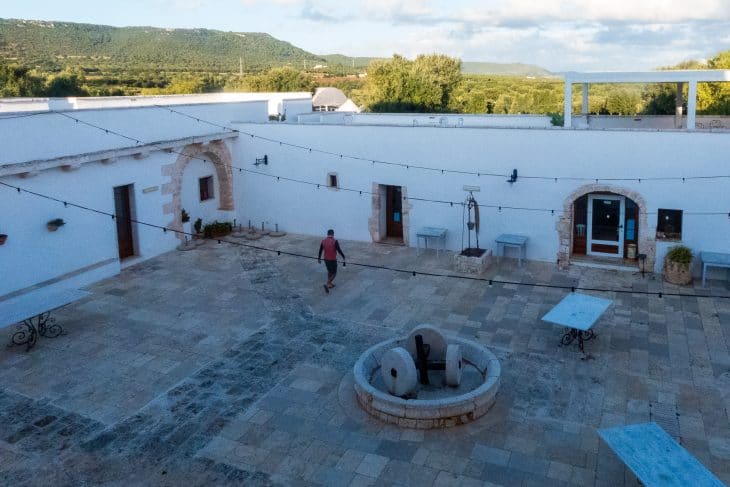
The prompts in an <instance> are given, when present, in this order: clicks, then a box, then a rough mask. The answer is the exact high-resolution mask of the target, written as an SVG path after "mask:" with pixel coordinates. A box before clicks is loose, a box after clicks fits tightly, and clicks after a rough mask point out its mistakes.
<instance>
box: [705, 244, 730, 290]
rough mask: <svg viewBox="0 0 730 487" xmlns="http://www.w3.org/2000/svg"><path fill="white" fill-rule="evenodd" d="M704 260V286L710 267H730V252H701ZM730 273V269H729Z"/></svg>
mask: <svg viewBox="0 0 730 487" xmlns="http://www.w3.org/2000/svg"><path fill="white" fill-rule="evenodd" d="M700 260H701V261H702V287H705V274H707V268H708V267H726V268H728V269H730V254H723V253H720V252H700ZM728 274H730V270H729V271H728Z"/></svg>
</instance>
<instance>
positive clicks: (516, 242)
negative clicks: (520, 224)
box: [494, 233, 527, 265]
mask: <svg viewBox="0 0 730 487" xmlns="http://www.w3.org/2000/svg"><path fill="white" fill-rule="evenodd" d="M494 241H495V242H496V243H497V253H498V254H500V255H501V256H502V257H504V249H505V247H514V248H516V249H517V251H518V252H519V253H518V255H517V259H518V265H522V259H526V258H527V237H525V236H524V235H511V234H508V233H503V234H502V235H500V236H499V237H497V238H496V239H494Z"/></svg>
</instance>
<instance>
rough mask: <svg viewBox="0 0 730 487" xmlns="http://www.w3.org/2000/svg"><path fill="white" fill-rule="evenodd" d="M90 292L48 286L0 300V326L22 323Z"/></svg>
mask: <svg viewBox="0 0 730 487" xmlns="http://www.w3.org/2000/svg"><path fill="white" fill-rule="evenodd" d="M89 294H91V293H89V292H87V291H80V290H78V289H60V290H53V291H48V289H47V288H40V289H36V290H35V291H30V292H28V293H25V294H21V295H20V296H16V297H14V298H10V299H7V300H5V301H0V328H2V327H5V326H9V325H14V324H16V323H20V322H21V321H23V320H27V319H28V318H33V317H35V316H38V315H39V314H41V313H45V312H46V311H51V310H54V309H56V308H60V307H61V306H64V305H67V304H69V303H73V302H74V301H77V300H79V299H81V298H83V297H85V296H88V295H89Z"/></svg>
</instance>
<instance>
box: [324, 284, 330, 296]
mask: <svg viewBox="0 0 730 487" xmlns="http://www.w3.org/2000/svg"><path fill="white" fill-rule="evenodd" d="M324 292H326V293H327V294H329V293H330V288H328V287H327V284H325V285H324Z"/></svg>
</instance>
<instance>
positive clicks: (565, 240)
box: [556, 184, 656, 270]
mask: <svg viewBox="0 0 730 487" xmlns="http://www.w3.org/2000/svg"><path fill="white" fill-rule="evenodd" d="M590 193H612V194H617V195H621V196H625V197H627V198H629V199H631V200H633V201H634V203H636V205H637V206H638V207H639V229H638V230H639V241H638V253H640V254H646V262H645V263H644V267H645V268H646V269H649V270H651V269H654V261H655V260H656V238H655V237H656V236H655V234H654V232H649V221H648V218H647V206H646V201H645V200H644V198H643V197H642V196H641V195H640V194H639V193H638V192H636V191H634V190H632V189H628V188H622V187H619V186H612V185H610V184H586V185H584V186H581V187H579V188H578V189H576V190H575V191H573V192H572V193H570V195H569V196H568V197H567V198H566V199H565V200H564V202H563V213H562V215H561V216H560V218H559V219H558V221H557V223H556V229H557V230H558V239H559V241H558V264H559V265H560V267H562V268H566V267H568V265H569V264H570V256H571V254H572V251H573V218H574V211H573V204H574V203H575V200H577V199H578V198H580V197H581V196H585V195H587V194H590Z"/></svg>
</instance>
